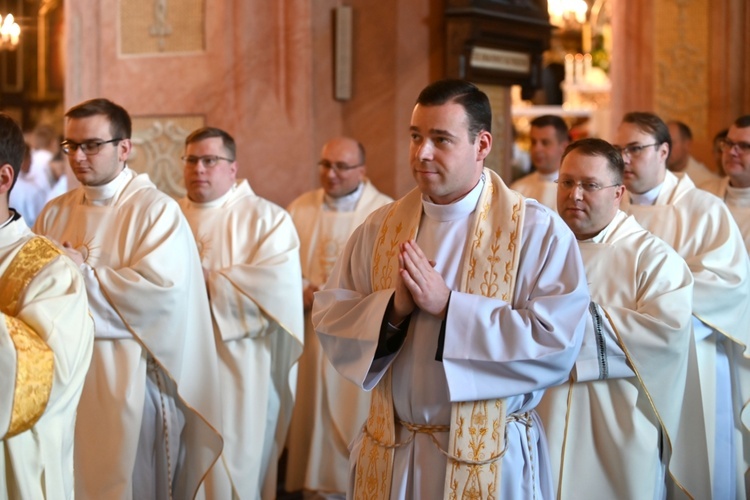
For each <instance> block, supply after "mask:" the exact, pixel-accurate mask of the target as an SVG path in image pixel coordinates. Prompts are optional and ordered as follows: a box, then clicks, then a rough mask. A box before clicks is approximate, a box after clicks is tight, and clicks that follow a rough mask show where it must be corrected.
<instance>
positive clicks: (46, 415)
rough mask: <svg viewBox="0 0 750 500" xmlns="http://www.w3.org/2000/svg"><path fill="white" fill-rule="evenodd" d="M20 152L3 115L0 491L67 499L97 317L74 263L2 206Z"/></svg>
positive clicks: (17, 133) (19, 136) (17, 135)
mask: <svg viewBox="0 0 750 500" xmlns="http://www.w3.org/2000/svg"><path fill="white" fill-rule="evenodd" d="M24 150H26V151H28V149H27V147H26V145H25V144H24V140H23V133H22V132H21V129H20V128H19V127H18V125H17V124H16V123H15V122H14V121H13V120H12V119H11V118H10V117H9V116H7V115H5V114H0V380H2V386H3V389H2V391H0V464H2V467H0V470H2V472H1V473H0V497H2V498H64V499H72V498H73V497H74V478H73V440H74V437H73V436H74V429H75V421H76V408H77V407H78V401H79V399H80V398H81V391H82V390H83V383H84V380H85V379H86V372H87V371H88V368H89V363H90V362H91V351H92V348H93V345H94V323H93V321H92V320H91V316H89V314H88V300H87V299H86V288H85V286H84V283H83V278H82V277H81V273H80V272H79V271H78V269H76V266H75V264H73V262H72V261H71V260H70V259H69V258H68V257H66V256H65V254H64V253H63V252H62V250H60V249H59V248H58V247H56V246H55V245H54V244H53V243H52V242H50V241H49V240H47V239H46V238H43V237H41V236H36V235H34V234H33V233H32V232H31V231H30V230H29V227H28V226H27V225H26V222H25V221H24V219H23V218H22V217H21V216H20V215H19V214H18V212H15V211H14V210H12V209H9V207H8V193H9V192H10V191H11V187H13V181H14V179H15V178H16V176H18V174H19V172H20V166H21V162H22V159H23V157H24Z"/></svg>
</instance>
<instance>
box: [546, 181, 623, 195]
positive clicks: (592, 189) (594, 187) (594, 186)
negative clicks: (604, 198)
mask: <svg viewBox="0 0 750 500" xmlns="http://www.w3.org/2000/svg"><path fill="white" fill-rule="evenodd" d="M555 183H556V184H557V185H558V186H560V189H564V190H565V191H571V190H573V189H575V188H577V187H579V188H581V189H583V190H584V191H585V192H587V193H596V192H597V191H601V190H602V189H607V188H611V187H617V186H621V185H622V184H610V185H609V186H602V185H600V184H598V183H596V182H589V181H574V180H573V179H557V180H556V181H555Z"/></svg>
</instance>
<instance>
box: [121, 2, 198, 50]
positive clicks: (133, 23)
mask: <svg viewBox="0 0 750 500" xmlns="http://www.w3.org/2000/svg"><path fill="white" fill-rule="evenodd" d="M144 12H151V13H152V15H151V16H148V15H144ZM119 24H120V30H119V46H120V53H121V54H123V55H156V54H168V53H184V52H199V51H203V50H205V32H206V26H205V24H206V15H205V6H204V0H181V1H180V2H179V5H177V4H171V8H170V3H169V1H168V0H120V2H119Z"/></svg>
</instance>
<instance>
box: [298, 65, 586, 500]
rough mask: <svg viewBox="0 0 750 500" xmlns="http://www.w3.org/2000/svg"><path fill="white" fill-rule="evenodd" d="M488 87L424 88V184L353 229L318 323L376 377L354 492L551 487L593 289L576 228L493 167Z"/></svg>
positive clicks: (520, 493) (525, 493)
mask: <svg viewBox="0 0 750 500" xmlns="http://www.w3.org/2000/svg"><path fill="white" fill-rule="evenodd" d="M491 123H492V111H491V108H490V104H489V99H488V98H487V95H486V94H484V93H483V92H482V91H481V90H479V89H478V88H477V87H476V86H475V85H473V84H471V83H469V82H465V81H462V80H452V79H449V80H440V81H438V82H435V83H433V84H431V85H429V86H427V87H426V88H425V89H423V90H422V92H421V93H420V95H419V97H418V99H417V103H416V105H415V106H414V108H413V111H412V115H411V124H410V127H409V135H410V138H411V140H410V148H409V155H410V167H411V170H412V174H413V176H414V179H415V181H416V183H417V188H416V189H414V190H412V191H411V192H410V193H409V194H407V195H406V196H405V197H403V198H401V199H400V200H398V201H395V202H393V203H391V204H389V205H386V206H384V207H381V208H379V209H378V210H376V211H375V212H373V213H372V214H371V215H370V216H369V217H368V218H367V219H366V220H365V222H364V223H363V224H362V225H361V226H359V227H358V228H357V229H356V230H355V231H354V233H353V234H352V236H351V238H349V241H348V242H347V245H346V247H345V249H344V252H343V253H342V255H341V258H339V260H338V261H337V263H336V265H335V266H334V268H333V271H332V273H331V277H330V278H329V279H328V281H327V282H326V285H325V287H324V288H323V289H322V290H321V291H318V292H316V294H315V301H314V303H313V313H312V321H313V325H314V326H315V330H316V332H317V334H318V337H319V339H320V342H321V346H322V347H323V350H324V351H325V353H326V355H327V356H328V358H329V359H330V360H331V363H332V364H333V365H334V366H335V367H336V369H337V370H338V371H339V372H340V373H341V374H342V375H344V376H345V377H347V378H348V379H349V380H351V381H353V382H354V383H356V384H357V385H359V386H360V387H363V388H364V389H366V390H372V391H373V394H372V404H371V406H370V413H369V415H368V418H367V422H366V424H365V425H364V427H363V429H362V430H361V432H360V434H359V436H358V437H357V439H356V440H355V441H354V442H353V443H352V447H351V455H350V460H351V469H350V483H349V491H348V492H347V494H348V497H349V498H356V499H359V498H375V499H388V498H399V499H407V498H415V499H416V498H419V499H422V498H425V499H427V498H429V499H438V498H446V499H447V498H461V497H466V496H471V498H477V499H489V498H511V499H512V498H517V499H521V498H535V497H536V498H550V496H551V486H552V485H551V472H550V470H549V467H548V458H549V457H548V454H547V448H546V444H545V442H544V437H543V431H542V429H541V423H540V421H539V418H538V416H537V415H536V412H535V411H534V408H535V407H536V405H537V403H538V402H539V400H540V399H541V397H542V394H543V393H544V390H545V389H546V388H547V387H550V386H553V385H557V384H560V383H562V382H563V381H564V380H566V379H567V377H568V374H569V373H570V369H571V368H572V366H573V362H574V361H575V358H576V356H577V354H578V351H579V349H580V344H581V338H582V334H583V326H584V323H583V321H584V315H585V312H586V307H587V306H588V302H589V296H588V290H587V288H586V280H585V276H584V274H583V266H582V263H581V260H580V254H579V253H578V248H577V245H576V244H575V240H574V239H573V235H572V233H571V232H570V230H569V229H568V228H566V227H565V226H564V223H563V222H562V220H560V218H559V217H558V216H557V214H555V213H554V212H553V211H552V210H550V209H549V208H546V207H544V206H543V205H541V204H540V203H538V202H536V201H534V200H529V199H524V198H523V197H522V196H521V195H520V194H518V193H517V192H515V191H513V190H511V189H509V188H508V187H507V186H506V185H505V184H504V183H503V181H502V179H500V177H499V176H498V175H497V174H495V173H494V172H492V171H491V170H489V169H486V168H484V160H485V158H486V157H487V155H488V154H489V152H490V150H491V148H492V134H491V132H490V131H491Z"/></svg>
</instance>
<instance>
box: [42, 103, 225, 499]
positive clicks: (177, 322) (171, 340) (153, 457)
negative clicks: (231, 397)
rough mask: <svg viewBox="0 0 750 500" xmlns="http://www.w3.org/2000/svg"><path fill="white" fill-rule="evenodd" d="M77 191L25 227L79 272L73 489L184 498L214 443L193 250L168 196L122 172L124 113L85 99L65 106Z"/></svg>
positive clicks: (90, 494)
mask: <svg viewBox="0 0 750 500" xmlns="http://www.w3.org/2000/svg"><path fill="white" fill-rule="evenodd" d="M65 117H66V119H65V136H64V141H63V143H62V150H63V152H64V153H65V154H66V155H67V157H68V161H69V163H70V166H71V168H72V170H73V173H74V174H75V176H76V178H77V179H78V181H79V182H80V183H81V186H79V187H78V188H77V189H74V190H73V191H70V192H68V193H66V194H64V195H62V196H60V197H59V198H56V199H55V200H52V201H51V202H50V203H49V204H48V205H47V206H46V207H45V209H44V211H43V212H42V213H41V214H40V216H39V218H38V219H37V223H36V225H35V227H34V229H35V231H36V232H38V233H39V234H44V235H47V236H49V237H50V238H53V239H55V240H57V241H58V242H60V243H61V244H62V245H63V247H64V248H65V251H66V252H67V254H68V255H69V256H70V257H71V258H72V259H73V261H74V262H76V264H78V266H79V267H80V269H81V272H82V273H83V276H84V280H85V283H86V290H87V292H88V297H89V303H90V306H91V314H92V316H93V318H94V323H95V325H96V338H95V342H94V355H93V360H92V363H91V368H90V370H89V373H88V377H87V379H86V385H85V386H84V389H83V395H82V397H81V404H80V407H79V410H78V420H77V425H76V450H75V460H76V462H75V466H76V469H75V472H76V496H79V497H81V498H192V497H193V496H194V495H195V494H196V492H197V490H198V487H199V485H200V483H201V481H202V480H203V478H204V477H205V475H206V474H207V473H208V470H209V469H210V468H211V467H212V465H213V464H214V462H215V461H216V460H217V459H218V457H219V454H220V451H221V447H222V438H221V436H220V434H219V433H220V431H221V420H220V413H219V411H220V406H219V390H220V389H219V387H220V386H219V380H218V361H217V356H216V347H215V345H214V342H213V336H212V334H211V317H210V313H209V309H208V300H207V297H206V287H205V284H204V282H203V274H202V272H201V267H200V261H199V259H198V252H197V251H196V250H195V241H194V240H193V236H192V234H191V233H190V227H189V226H188V224H187V222H186V221H185V218H184V217H183V216H182V213H181V212H180V208H179V206H178V205H177V203H176V202H175V201H174V200H172V199H171V198H170V197H169V196H167V195H166V194H164V193H162V192H161V191H159V190H158V189H156V186H154V184H153V183H152V182H151V181H150V180H149V178H148V176H147V175H146V174H137V173H136V172H134V171H133V170H131V169H130V168H128V167H127V165H126V161H127V159H128V156H129V155H130V153H131V151H132V143H131V141H130V135H131V120H130V116H129V115H128V113H127V111H126V110H125V109H123V108H122V107H121V106H119V105H117V104H115V103H113V102H111V101H109V100H106V99H92V100H89V101H86V102H83V103H81V104H78V105H77V106H74V107H72V108H71V109H69V110H68V111H67V113H65Z"/></svg>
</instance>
